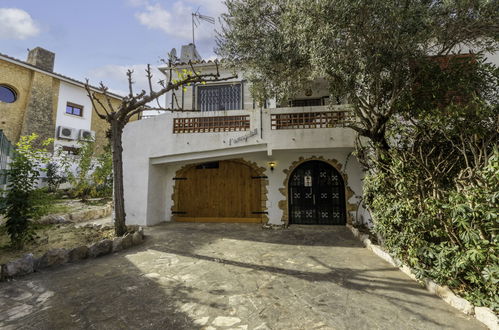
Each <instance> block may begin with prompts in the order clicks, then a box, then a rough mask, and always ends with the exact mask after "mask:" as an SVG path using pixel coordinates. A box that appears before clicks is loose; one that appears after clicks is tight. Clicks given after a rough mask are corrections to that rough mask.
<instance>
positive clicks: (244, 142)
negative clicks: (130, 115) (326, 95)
mask: <svg viewBox="0 0 499 330" xmlns="http://www.w3.org/2000/svg"><path fill="white" fill-rule="evenodd" d="M352 119H353V115H352V113H351V111H349V108H348V106H346V105H338V106H334V107H333V108H330V107H328V106H309V107H289V108H273V109H245V110H226V111H204V112H197V111H196V112H174V113H167V114H164V115H159V116H155V117H154V118H149V119H146V120H140V121H138V122H132V123H130V125H127V126H130V129H132V130H133V135H134V136H136V137H137V139H139V140H140V139H141V138H139V137H145V136H149V135H151V134H152V135H151V139H154V142H152V143H151V144H150V145H148V148H150V155H151V157H153V158H154V157H173V158H172V159H177V158H178V159H180V158H182V157H183V158H182V159H184V158H189V157H191V158H192V157H194V156H193V153H201V154H204V153H209V154H210V155H211V154H213V155H219V154H221V153H224V154H226V155H232V154H235V153H236V149H238V150H240V149H244V150H250V151H251V152H257V151H258V152H260V151H263V150H264V151H266V152H267V153H268V154H269V155H270V154H272V152H273V151H279V150H291V149H305V150H308V151H312V150H316V149H325V148H326V149H330V148H353V147H354V144H355V139H356V137H357V135H356V133H355V131H354V130H352V129H350V128H348V127H347V124H348V123H349V122H350V121H351V120H352ZM134 127H136V129H135V128H134ZM152 136H154V138H152ZM234 148H235V149H234ZM231 150H232V151H231ZM201 154H199V156H201ZM174 155H178V156H174ZM181 155H185V157H184V156H182V157H181ZM189 155H191V156H189ZM196 157H197V156H196ZM213 157H215V156H213Z"/></svg>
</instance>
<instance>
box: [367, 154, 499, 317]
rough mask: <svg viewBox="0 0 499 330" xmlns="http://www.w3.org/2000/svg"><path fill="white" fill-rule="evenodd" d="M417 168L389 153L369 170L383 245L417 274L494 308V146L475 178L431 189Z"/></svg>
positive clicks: (498, 195)
mask: <svg viewBox="0 0 499 330" xmlns="http://www.w3.org/2000/svg"><path fill="white" fill-rule="evenodd" d="M421 171H422V169H421V168H418V167H416V166H414V164H413V163H410V162H409V163H408V162H406V161H403V157H401V156H400V155H399V154H398V153H397V152H393V151H392V154H391V162H390V164H389V170H388V171H386V172H378V173H376V174H374V173H371V174H370V175H368V176H367V178H366V181H365V189H366V199H367V203H368V204H369V205H370V207H371V210H372V215H373V218H374V219H375V226H374V230H375V231H376V233H377V234H378V235H379V236H381V237H382V244H383V245H384V246H385V247H386V248H387V249H388V250H389V251H390V252H391V253H392V254H394V255H395V256H396V257H397V258H399V259H400V260H402V261H403V262H404V263H405V264H407V265H409V266H410V267H411V268H413V269H414V270H415V272H416V274H417V275H418V276H420V277H428V278H432V279H434V280H435V281H436V282H438V283H440V284H443V285H448V286H449V287H450V288H452V289H454V290H455V291H457V293H459V294H460V295H462V296H463V297H464V298H466V299H469V300H470V301H471V302H473V304H475V305H477V306H488V307H490V308H492V309H495V310H497V308H498V307H499V295H498V291H497V285H498V281H499V262H498V261H499V257H498V256H499V239H498V237H497V231H498V226H497V224H498V213H499V208H498V205H499V203H498V202H499V191H498V187H499V151H498V149H497V148H496V149H495V150H494V152H493V154H492V155H491V157H490V158H489V160H488V162H487V164H486V166H484V167H483V168H482V169H480V170H479V171H477V172H476V176H475V178H474V180H467V181H466V183H464V184H460V185H457V184H455V185H454V186H453V187H452V188H449V187H446V189H445V190H442V191H441V192H440V193H435V194H434V193H433V192H435V191H432V189H431V188H429V186H430V184H428V181H426V186H425V185H424V184H423V183H424V182H425V181H424V180H423V179H422V178H424V177H425V175H423V174H424V173H422V172H421Z"/></svg>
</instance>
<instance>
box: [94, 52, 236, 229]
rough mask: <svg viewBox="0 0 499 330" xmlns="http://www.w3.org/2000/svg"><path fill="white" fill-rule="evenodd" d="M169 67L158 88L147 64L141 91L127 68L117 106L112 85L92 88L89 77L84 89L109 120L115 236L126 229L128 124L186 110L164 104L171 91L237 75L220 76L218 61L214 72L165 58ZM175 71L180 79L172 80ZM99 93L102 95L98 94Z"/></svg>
mask: <svg viewBox="0 0 499 330" xmlns="http://www.w3.org/2000/svg"><path fill="white" fill-rule="evenodd" d="M165 63H167V64H168V68H169V78H168V81H165V80H160V81H159V82H158V83H159V86H160V87H161V89H159V90H157V91H155V90H154V88H153V80H152V79H153V74H152V70H151V66H150V65H149V64H148V65H147V68H146V70H145V74H146V77H147V81H148V91H145V90H142V91H140V92H138V93H136V92H135V91H134V88H133V87H134V86H133V85H134V81H133V73H134V72H133V70H128V71H127V77H128V95H127V96H125V97H124V98H123V99H122V100H121V102H120V104H119V105H118V106H116V105H113V102H112V98H111V96H110V93H109V88H108V87H107V86H106V85H104V84H103V83H102V82H101V83H100V85H99V87H97V88H93V87H91V86H90V85H89V82H88V79H87V80H86V84H85V88H86V90H87V94H88V97H89V98H90V100H91V101H92V106H93V108H94V111H95V113H96V115H97V116H98V117H99V118H100V119H102V120H105V121H107V122H108V124H109V130H108V132H107V138H108V139H109V144H110V145H111V148H112V157H113V190H114V193H113V201H114V212H115V213H114V223H115V232H116V235H119V236H121V235H123V234H125V233H126V232H127V228H126V214H125V200H124V191H123V143H122V135H123V129H124V128H125V125H126V124H127V123H128V122H129V121H130V120H131V119H132V118H133V116H136V115H139V114H141V113H142V112H143V111H146V110H160V111H183V109H169V108H166V107H162V106H161V105H160V103H159V101H158V98H159V97H160V96H162V95H164V94H165V93H167V92H169V91H176V90H178V89H181V88H183V87H184V86H188V85H190V84H194V83H205V82H210V81H223V80H228V79H232V78H234V77H232V76H231V77H221V76H220V72H219V67H218V63H217V62H215V63H216V72H215V73H202V72H199V71H196V70H195V69H194V65H193V64H192V63H191V62H189V64H190V67H191V70H185V69H184V70H177V69H176V68H175V64H174V63H173V62H172V60H168V61H165ZM174 73H176V76H177V79H173V75H174ZM99 95H100V96H99ZM153 101H156V104H157V106H152V105H151V102H153Z"/></svg>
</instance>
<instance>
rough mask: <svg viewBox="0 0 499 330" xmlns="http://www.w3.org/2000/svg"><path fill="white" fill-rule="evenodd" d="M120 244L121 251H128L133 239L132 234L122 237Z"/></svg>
mask: <svg viewBox="0 0 499 330" xmlns="http://www.w3.org/2000/svg"><path fill="white" fill-rule="evenodd" d="M121 244H122V245H123V249H128V248H129V247H131V246H132V245H133V238H132V234H130V233H126V234H125V236H123V238H122V241H121Z"/></svg>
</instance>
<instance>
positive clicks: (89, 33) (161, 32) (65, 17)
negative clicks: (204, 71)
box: [0, 0, 225, 95]
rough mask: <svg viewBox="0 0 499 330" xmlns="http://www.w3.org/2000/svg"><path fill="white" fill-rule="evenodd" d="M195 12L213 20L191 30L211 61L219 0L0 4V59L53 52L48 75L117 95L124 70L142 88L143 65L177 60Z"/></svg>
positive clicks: (123, 85) (19, 0)
mask: <svg viewBox="0 0 499 330" xmlns="http://www.w3.org/2000/svg"><path fill="white" fill-rule="evenodd" d="M198 9H199V12H200V13H201V14H203V15H208V16H212V17H214V18H215V19H216V24H215V25H212V24H209V23H207V22H200V24H199V26H198V28H196V29H195V38H196V47H197V48H198V51H199V52H200V54H201V56H202V57H203V58H204V59H213V58H214V57H215V55H214V51H213V49H214V47H215V36H216V33H215V30H216V29H217V28H219V22H218V17H220V14H221V13H223V12H224V11H225V6H224V4H223V0H83V1H82V0H0V53H3V54H6V55H9V56H12V57H15V58H17V59H20V60H23V61H25V60H26V59H27V55H28V49H33V48H35V47H42V48H45V49H47V50H50V51H52V52H54V53H55V54H56V55H55V68H54V72H56V73H60V74H63V75H65V76H69V77H71V78H74V79H77V80H80V81H84V79H85V78H89V79H90V83H91V84H92V85H98V83H99V82H100V81H103V82H104V84H106V85H107V86H108V87H109V88H110V90H111V91H114V92H117V93H119V94H122V95H124V94H125V93H126V91H127V81H126V75H125V73H126V70H127V69H128V68H131V69H133V70H134V72H135V73H134V79H135V81H136V83H137V87H138V88H145V86H146V85H145V84H146V78H145V76H144V74H143V72H144V71H143V69H144V68H145V65H146V64H147V63H149V64H151V65H152V66H158V65H160V64H161V62H160V59H162V58H163V59H166V58H167V53H168V52H170V50H171V49H172V48H174V47H175V48H177V54H178V56H180V47H181V45H184V44H187V43H190V42H192V29H191V13H192V12H196V11H197V10H198ZM156 78H157V80H160V79H162V77H161V76H160V73H159V71H157V72H156ZM153 79H154V78H153ZM157 80H156V81H157Z"/></svg>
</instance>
